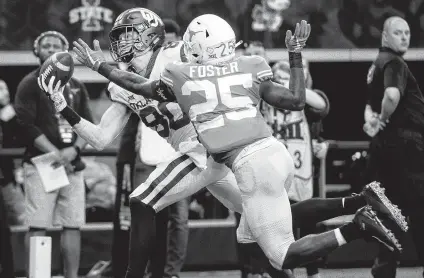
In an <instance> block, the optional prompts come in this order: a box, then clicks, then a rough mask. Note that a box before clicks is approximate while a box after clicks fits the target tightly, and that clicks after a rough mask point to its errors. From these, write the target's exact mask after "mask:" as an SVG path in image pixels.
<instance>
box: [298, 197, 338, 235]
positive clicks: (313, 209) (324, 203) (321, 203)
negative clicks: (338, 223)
mask: <svg viewBox="0 0 424 278" xmlns="http://www.w3.org/2000/svg"><path fill="white" fill-rule="evenodd" d="M291 211H292V218H293V226H295V227H300V228H301V227H305V226H312V227H314V226H315V225H316V223H318V222H321V221H324V220H327V219H331V218H334V217H337V216H341V215H344V214H345V211H344V209H343V205H342V198H328V199H323V198H312V199H309V200H305V201H300V202H297V203H295V204H293V205H291Z"/></svg>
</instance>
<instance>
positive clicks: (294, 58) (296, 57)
mask: <svg viewBox="0 0 424 278" xmlns="http://www.w3.org/2000/svg"><path fill="white" fill-rule="evenodd" d="M289 63H290V68H303V65H302V53H300V52H291V51H290V52H289Z"/></svg>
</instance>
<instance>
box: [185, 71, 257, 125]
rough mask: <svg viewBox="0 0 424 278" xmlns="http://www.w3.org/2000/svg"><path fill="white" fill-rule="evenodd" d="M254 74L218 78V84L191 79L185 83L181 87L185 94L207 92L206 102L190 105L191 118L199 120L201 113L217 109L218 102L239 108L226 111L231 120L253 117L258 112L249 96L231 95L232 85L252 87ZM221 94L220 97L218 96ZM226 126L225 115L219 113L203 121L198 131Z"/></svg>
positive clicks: (231, 107)
mask: <svg viewBox="0 0 424 278" xmlns="http://www.w3.org/2000/svg"><path fill="white" fill-rule="evenodd" d="M252 83H253V80H252V74H250V73H245V74H237V75H230V76H225V77H220V78H217V84H218V88H217V86H216V85H215V84H214V83H212V82H211V81H209V80H190V81H187V82H185V83H184V85H183V86H182V88H181V91H182V94H183V95H186V96H188V95H191V93H192V92H198V91H203V92H204V93H205V97H206V102H202V103H198V104H194V105H192V106H191V107H190V111H189V114H190V118H191V120H192V121H194V122H197V121H196V119H197V118H198V116H200V115H204V114H207V113H211V112H214V111H216V108H217V106H218V104H223V105H225V106H226V107H228V108H230V109H239V110H237V111H231V112H227V113H225V117H227V119H229V120H235V121H237V120H241V119H245V118H253V117H255V116H256V114H257V112H258V111H257V109H256V108H255V107H254V105H253V101H252V99H251V98H250V97H248V96H239V97H232V96H231V86H243V88H244V89H249V88H251V87H252ZM218 94H219V98H218ZM240 108H245V109H240ZM222 126H224V116H223V115H219V116H216V117H215V118H213V119H212V120H209V121H207V122H203V123H201V124H200V125H198V126H197V132H202V131H205V130H208V129H211V128H218V127H222Z"/></svg>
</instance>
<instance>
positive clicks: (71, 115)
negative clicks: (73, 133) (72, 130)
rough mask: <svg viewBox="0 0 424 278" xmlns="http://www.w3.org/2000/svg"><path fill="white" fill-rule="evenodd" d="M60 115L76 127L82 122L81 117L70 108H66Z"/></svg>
mask: <svg viewBox="0 0 424 278" xmlns="http://www.w3.org/2000/svg"><path fill="white" fill-rule="evenodd" d="M60 114H61V115H62V116H63V117H64V118H65V120H67V121H68V123H69V124H70V125H71V126H74V125H76V124H77V123H79V122H80V121H81V117H80V115H78V114H77V112H75V111H74V110H72V108H71V107H69V106H66V107H65V108H64V109H63V110H62V111H60Z"/></svg>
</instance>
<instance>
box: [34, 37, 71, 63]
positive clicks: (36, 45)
mask: <svg viewBox="0 0 424 278" xmlns="http://www.w3.org/2000/svg"><path fill="white" fill-rule="evenodd" d="M47 36H52V37H57V38H59V39H60V40H61V41H62V42H63V44H64V49H65V51H68V49H69V42H68V40H67V39H66V38H65V36H64V35H62V34H61V33H59V32H57V31H46V32H43V33H41V34H40V35H39V36H38V37H37V38H36V39H35V41H34V45H33V49H32V51H33V52H34V55H35V56H37V57H38V54H39V48H40V41H41V40H42V39H43V38H44V37H47Z"/></svg>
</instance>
